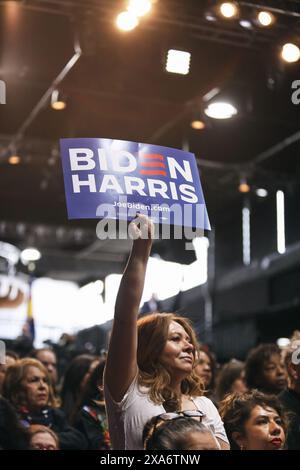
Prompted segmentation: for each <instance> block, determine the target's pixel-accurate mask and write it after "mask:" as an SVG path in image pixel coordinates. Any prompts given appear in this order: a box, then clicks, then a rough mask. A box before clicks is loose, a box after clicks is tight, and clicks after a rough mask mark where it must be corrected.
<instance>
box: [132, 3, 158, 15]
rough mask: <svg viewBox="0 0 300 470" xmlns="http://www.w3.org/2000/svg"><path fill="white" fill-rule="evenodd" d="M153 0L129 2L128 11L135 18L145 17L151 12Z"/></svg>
mask: <svg viewBox="0 0 300 470" xmlns="http://www.w3.org/2000/svg"><path fill="white" fill-rule="evenodd" d="M151 7H152V2H151V0H129V4H128V8H127V10H128V11H129V12H130V13H132V14H133V15H135V16H144V15H146V14H147V13H149V11H150V10H151Z"/></svg>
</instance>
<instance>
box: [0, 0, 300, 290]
mask: <svg viewBox="0 0 300 470" xmlns="http://www.w3.org/2000/svg"><path fill="white" fill-rule="evenodd" d="M126 3H127V2H126V1H123V0H84V1H80V0H77V1H75V0H68V1H64V0H57V1H56V0H49V1H47V0H27V1H26V0H23V1H18V2H17V1H16V2H7V1H0V31H1V33H0V34H1V37H0V79H2V80H4V81H5V83H6V87H7V100H6V101H7V102H6V104H5V105H1V106H0V165H1V168H0V170H1V171H0V200H1V207H0V237H1V240H6V241H10V242H13V243H16V244H17V245H18V246H24V245H26V244H28V243H35V244H37V245H39V246H41V247H42V248H43V249H44V251H45V253H46V255H45V256H44V261H41V262H40V267H39V269H40V273H46V274H48V275H53V276H57V277H64V276H65V277H67V278H74V279H75V280H80V281H82V280H83V279H85V278H87V277H88V276H89V275H91V276H93V275H95V276H96V274H97V273H98V274H99V273H100V275H104V274H106V273H108V272H110V271H112V270H113V272H118V271H120V269H121V266H122V264H123V262H124V259H125V257H126V253H127V251H128V244H127V243H125V244H124V245H121V244H120V243H118V244H117V243H114V242H100V241H98V240H97V239H96V236H95V225H96V223H95V221H68V220H67V213H66V205H65V197H64V187H63V179H62V169H61V164H60V158H59V152H58V140H59V139H60V138H61V137H107V138H117V139H124V140H133V141H139V142H149V143H153V144H160V145H166V146H171V147H176V148H184V149H189V150H190V151H191V152H193V153H195V154H196V156H197V160H198V162H199V169H200V171H201V179H202V185H203V188H204V194H205V197H206V201H207V206H208V211H209V215H210V219H211V222H212V225H214V224H215V223H217V222H218V220H221V219H222V218H224V217H225V215H226V214H228V211H229V209H231V208H233V207H234V206H235V205H237V204H240V200H241V195H240V194H239V193H238V191H237V185H238V181H239V177H240V175H241V174H243V173H246V174H247V175H248V177H249V178H250V179H251V181H252V183H253V185H257V186H259V185H263V186H264V187H269V188H270V189H271V188H272V187H280V186H282V185H290V186H291V185H292V186H293V185H294V184H296V181H297V178H298V176H299V168H300V165H299V158H298V155H299V146H300V144H299V140H298V139H297V136H296V137H295V138H294V141H293V143H291V141H289V140H285V139H287V138H288V137H290V136H293V135H295V134H296V133H297V131H299V116H300V113H299V111H300V105H299V106H296V105H294V104H292V101H291V94H292V90H291V84H292V82H293V80H297V79H300V65H299V62H298V63H296V64H283V62H282V61H281V60H280V58H279V48H280V45H281V44H283V43H284V42H289V41H292V40H297V41H298V42H299V41H300V1H296V0H294V1H281V0H277V1H264V0H261V1H259V2H255V1H240V2H238V3H239V4H240V7H241V18H243V19H250V20H251V19H252V18H253V16H254V14H255V12H256V11H257V10H256V6H257V5H260V6H265V7H269V8H271V9H273V10H272V11H273V12H274V14H275V15H276V17H277V21H276V23H275V25H274V26H273V27H272V28H269V29H262V28H259V27H257V26H255V25H253V27H252V29H245V28H243V27H241V26H240V24H239V22H238V21H229V20H221V19H219V18H218V19H217V21H214V22H210V21H207V20H206V18H205V13H206V12H208V11H209V10H210V11H211V9H212V5H213V3H215V2H211V1H205V0H184V1H183V0H158V1H156V2H155V3H154V5H153V11H152V13H151V14H150V15H149V17H147V18H144V19H143V20H142V21H141V24H140V25H139V26H138V27H137V28H136V30H134V31H132V32H129V33H121V32H120V31H118V30H117V29H116V27H115V24H114V22H115V18H116V15H117V14H118V13H119V12H120V11H122V10H124V8H125V6H126ZM78 45H79V46H80V48H81V51H82V54H81V56H80V57H79V58H78V60H77V62H76V63H75V64H74V66H73V67H72V68H71V69H70V70H69V72H68V73H66V74H65V77H64V78H63V79H62V80H61V83H60V84H59V89H60V90H62V91H63V92H64V93H65V94H66V96H67V107H66V109H65V110H63V111H60V112H58V111H54V110H52V109H51V108H50V105H49V94H50V93H51V89H52V88H51V87H53V86H54V84H55V83H54V80H55V79H56V80H57V81H59V80H60V78H61V77H59V74H60V73H61V72H62V71H64V72H65V70H64V67H65V66H66V64H67V63H68V61H69V60H70V59H71V58H72V57H73V55H74V53H75V51H78V50H79V49H78ZM169 48H178V49H184V50H188V51H190V52H191V54H192V58H191V70H190V74H189V75H187V76H181V75H175V74H169V73H167V72H165V70H164V60H165V55H166V51H167V50H168V49H169ZM64 72H63V73H64ZM216 87H217V88H219V89H220V92H219V95H218V96H219V97H226V98H229V99H231V100H232V102H233V103H235V104H236V106H237V108H238V110H239V113H238V115H237V116H236V117H235V118H233V119H231V120H229V121H227V122H224V121H223V122H217V121H214V120H211V119H210V120H209V119H207V122H206V123H207V126H206V129H205V130H203V131H201V132H199V131H195V130H192V129H191V128H190V125H189V123H190V120H191V118H192V116H193V114H194V113H195V112H196V111H197V110H201V109H202V108H203V104H204V101H203V97H205V95H206V94H207V93H208V92H209V91H211V90H212V89H214V88H216ZM280 143H281V145H278V144H280ZM14 152H17V153H18V155H20V156H21V163H20V164H19V165H16V166H12V165H9V164H8V157H9V156H10V155H11V154H12V153H14ZM43 263H44V264H43ZM84 263H86V264H84ZM93 263H94V264H93ZM99 265H101V267H100V268H99ZM78 271H81V274H78Z"/></svg>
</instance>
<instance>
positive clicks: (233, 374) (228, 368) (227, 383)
mask: <svg viewBox="0 0 300 470" xmlns="http://www.w3.org/2000/svg"><path fill="white" fill-rule="evenodd" d="M243 370H244V363H243V362H241V361H237V360H236V359H231V361H229V362H228V363H227V364H224V366H223V367H222V369H221V372H220V373H219V375H218V379H217V389H216V394H217V397H218V400H223V398H224V397H225V395H227V394H228V393H230V392H231V391H232V390H231V387H232V385H233V384H234V382H235V381H236V380H237V379H239V378H240V377H241V374H242V372H243Z"/></svg>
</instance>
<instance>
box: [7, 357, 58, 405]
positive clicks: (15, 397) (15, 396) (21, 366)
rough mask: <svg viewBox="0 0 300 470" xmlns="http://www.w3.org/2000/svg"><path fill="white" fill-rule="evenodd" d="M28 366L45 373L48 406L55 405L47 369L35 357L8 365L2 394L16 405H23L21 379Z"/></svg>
mask: <svg viewBox="0 0 300 470" xmlns="http://www.w3.org/2000/svg"><path fill="white" fill-rule="evenodd" d="M29 367H37V368H38V369H39V370H40V371H41V372H43V373H44V374H45V376H46V378H47V382H48V387H49V400H48V406H51V407H56V406H57V402H56V400H55V398H54V393H53V389H52V386H51V383H50V378H49V374H48V371H47V369H46V368H45V367H44V366H43V364H42V363H41V362H40V361H38V360H37V359H32V358H28V357H25V358H24V359H20V360H18V361H16V363H15V364H13V365H12V366H10V367H8V369H7V371H6V375H5V379H4V383H3V396H4V397H5V398H7V400H9V401H10V403H12V404H13V405H14V406H16V407H19V406H22V405H24V403H23V400H24V398H22V397H23V389H22V380H23V379H24V376H25V374H26V371H27V369H28V368H29Z"/></svg>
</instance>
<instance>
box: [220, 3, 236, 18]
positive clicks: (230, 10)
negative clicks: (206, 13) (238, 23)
mask: <svg viewBox="0 0 300 470" xmlns="http://www.w3.org/2000/svg"><path fill="white" fill-rule="evenodd" d="M219 10H220V13H221V15H222V16H223V17H224V18H226V19H231V18H235V17H236V16H237V15H238V12H239V10H238V7H237V5H236V3H235V2H223V3H221V4H220V7H219Z"/></svg>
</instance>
